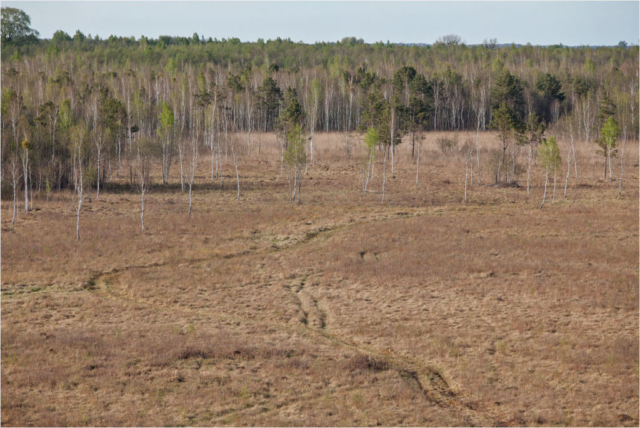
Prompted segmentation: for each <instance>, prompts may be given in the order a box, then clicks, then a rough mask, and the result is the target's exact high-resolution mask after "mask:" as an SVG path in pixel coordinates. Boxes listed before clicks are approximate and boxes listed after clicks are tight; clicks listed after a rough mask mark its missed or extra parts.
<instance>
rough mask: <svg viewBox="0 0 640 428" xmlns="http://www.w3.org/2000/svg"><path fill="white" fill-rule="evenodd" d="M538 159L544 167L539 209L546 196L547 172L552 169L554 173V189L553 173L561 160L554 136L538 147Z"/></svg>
mask: <svg viewBox="0 0 640 428" xmlns="http://www.w3.org/2000/svg"><path fill="white" fill-rule="evenodd" d="M538 159H539V161H540V164H541V165H542V166H544V168H545V181H544V194H543V195H542V204H541V205H540V209H542V207H543V206H544V202H545V200H546V198H547V186H548V184H549V174H550V172H551V171H553V174H554V179H553V181H554V184H553V187H554V189H555V175H556V171H557V169H558V166H560V163H561V162H562V159H561V158H560V149H559V148H558V143H557V142H556V138H555V137H551V138H549V139H548V140H543V141H542V143H541V144H540V147H539V148H538Z"/></svg>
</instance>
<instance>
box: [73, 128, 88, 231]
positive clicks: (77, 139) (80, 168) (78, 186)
mask: <svg viewBox="0 0 640 428" xmlns="http://www.w3.org/2000/svg"><path fill="white" fill-rule="evenodd" d="M85 131H86V130H85V128H84V127H82V126H78V127H76V128H74V129H73V132H72V137H71V140H72V152H73V153H72V157H71V159H72V165H73V192H74V196H73V197H72V199H71V200H72V201H73V206H74V207H75V209H76V239H77V240H78V241H79V240H80V212H81V211H82V203H83V202H84V200H85V198H86V196H84V168H85V166H84V147H83V146H84V137H85Z"/></svg>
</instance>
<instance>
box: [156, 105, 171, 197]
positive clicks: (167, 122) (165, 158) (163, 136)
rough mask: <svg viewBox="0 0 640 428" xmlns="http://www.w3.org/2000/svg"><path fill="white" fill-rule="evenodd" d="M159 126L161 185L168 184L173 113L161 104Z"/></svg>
mask: <svg viewBox="0 0 640 428" xmlns="http://www.w3.org/2000/svg"><path fill="white" fill-rule="evenodd" d="M159 119H160V126H159V128H158V136H159V137H160V141H161V143H162V183H163V184H168V183H169V168H170V167H171V157H172V155H173V126H174V116H173V111H171V108H170V107H169V106H168V105H167V103H162V111H161V113H160V118H159Z"/></svg>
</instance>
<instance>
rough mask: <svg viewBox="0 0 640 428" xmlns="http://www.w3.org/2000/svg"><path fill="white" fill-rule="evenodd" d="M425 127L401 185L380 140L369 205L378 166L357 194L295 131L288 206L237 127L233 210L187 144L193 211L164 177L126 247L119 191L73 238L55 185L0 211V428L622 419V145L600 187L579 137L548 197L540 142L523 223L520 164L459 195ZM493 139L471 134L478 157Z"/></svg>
mask: <svg viewBox="0 0 640 428" xmlns="http://www.w3.org/2000/svg"><path fill="white" fill-rule="evenodd" d="M442 136H443V135H438V134H433V133H430V134H429V135H428V136H427V139H426V140H425V142H424V143H423V147H422V152H421V174H420V182H419V185H418V186H417V187H416V185H415V162H414V160H413V159H412V158H411V151H410V145H409V143H405V144H403V145H402V146H400V147H399V149H398V154H397V156H396V165H395V170H394V173H393V174H392V173H391V171H390V168H389V169H388V170H387V183H386V192H387V193H386V197H385V201H384V203H382V202H381V194H380V188H381V183H382V167H381V163H380V162H381V159H379V160H378V162H379V163H378V164H377V165H376V170H375V177H374V180H373V182H372V184H371V187H370V189H371V192H370V193H369V194H368V195H367V196H366V197H365V196H364V194H363V192H362V190H361V189H362V174H361V172H362V166H361V165H362V162H361V161H362V157H363V153H362V149H361V146H362V144H361V143H358V141H357V138H356V137H355V136H352V137H351V139H350V142H351V145H352V151H351V156H350V157H349V158H348V157H347V150H346V148H345V135H339V134H319V135H318V136H317V147H318V152H317V158H318V164H317V165H316V166H313V167H310V168H309V171H308V174H307V175H305V177H304V181H303V184H302V205H296V204H292V203H290V202H289V200H288V191H289V190H288V189H289V185H288V182H287V178H286V173H285V176H282V177H281V176H280V158H279V156H280V153H279V148H278V146H277V143H276V140H275V137H274V136H273V135H262V138H261V141H262V143H261V144H262V147H261V154H260V156H258V154H257V147H256V146H255V145H256V143H257V139H258V136H257V134H253V135H252V140H253V143H254V148H253V154H252V156H251V157H250V158H249V157H247V156H243V157H242V158H241V160H240V164H239V169H240V175H241V190H242V196H241V198H240V200H239V201H238V200H237V199H236V187H235V184H236V182H235V171H234V170H233V164H232V162H231V154H229V163H228V164H227V165H225V167H224V168H225V171H224V173H225V177H224V187H222V188H221V186H220V181H219V179H217V180H216V181H215V183H214V184H211V183H210V179H209V165H210V164H209V162H210V161H209V159H208V154H207V153H206V152H205V153H202V154H201V158H200V169H199V174H198V176H197V178H196V184H195V185H194V196H193V197H194V199H193V213H192V214H191V215H188V214H187V210H188V196H187V194H186V193H182V192H180V187H179V178H178V177H179V176H178V174H179V167H178V166H177V165H175V164H174V165H173V166H172V170H171V174H172V184H171V185H170V186H168V187H163V186H162V185H160V184H156V185H154V187H153V188H152V190H151V193H150V195H149V199H148V203H147V213H146V217H145V225H146V227H147V229H146V230H145V232H144V233H141V231H140V213H139V208H140V207H139V195H137V194H136V193H131V192H129V190H128V186H127V185H126V181H125V179H124V178H123V177H121V178H119V179H118V178H117V177H115V176H114V177H112V178H111V180H110V184H108V185H107V187H105V188H104V189H103V190H102V191H101V193H100V198H99V199H95V195H93V196H92V199H91V201H87V202H86V204H85V208H84V209H83V212H82V217H81V240H80V241H79V242H77V241H76V239H75V221H76V220H75V211H74V208H73V205H72V203H71V198H70V194H69V193H56V194H54V195H53V200H52V201H45V200H44V196H42V198H38V197H36V198H35V199H34V203H33V206H34V209H35V210H34V211H33V212H32V213H30V214H28V215H25V214H24V212H20V213H19V215H18V220H17V222H16V225H15V227H12V226H11V203H10V201H3V202H2V420H1V422H2V425H5V426H31V425H41V426H55V425H74V426H90V425H147V426H148V425H151V426H163V425H170V426H189V425H200V426H208V425H262V426H264V425H268V426H290V425H320V426H335V425H341V426H343V425H368V426H376V425H382V426H387V425H394V426H395V425H421V426H424V425H447V426H448V425H456V426H459V425H493V426H521V425H543V426H551V425H567V426H611V425H613V426H620V425H622V426H638V424H639V417H638V405H639V403H638V381H639V380H638V376H639V371H638V367H639V361H638V334H639V333H638V322H639V320H638V209H639V207H638V200H639V192H638V144H637V142H632V141H630V142H628V143H627V146H626V149H625V158H626V166H625V172H624V177H623V189H622V194H621V196H618V185H617V181H614V182H611V183H609V182H608V181H603V179H602V160H601V158H599V157H597V155H596V154H595V151H596V148H597V147H596V145H595V144H594V143H590V144H589V145H587V144H586V143H583V142H579V143H578V150H577V152H578V153H577V162H578V173H579V178H578V179H577V181H576V179H575V175H574V172H573V171H572V172H571V175H570V180H569V188H568V190H567V196H566V198H565V197H564V196H563V192H564V181H565V174H566V163H565V162H564V157H565V156H566V153H567V145H566V142H565V141H562V140H561V141H560V146H561V151H562V155H563V166H562V168H561V170H560V171H559V173H558V188H557V190H556V198H555V203H553V204H552V203H551V194H550V193H549V195H548V198H547V203H546V204H545V206H544V208H543V209H542V210H539V209H538V208H539V206H540V202H541V199H542V192H543V187H544V176H543V171H542V169H541V167H540V165H535V166H534V168H533V175H532V181H531V183H532V184H531V192H530V194H529V195H528V194H527V191H526V171H525V172H524V173H523V174H521V175H520V178H519V184H520V187H506V186H496V185H494V183H493V179H492V177H491V173H490V171H489V170H488V168H487V167H486V166H483V169H482V171H481V174H482V184H480V185H479V184H477V171H476V172H474V174H475V176H474V181H475V183H474V185H473V186H470V187H469V201H468V202H467V203H464V201H463V197H464V169H465V165H464V160H463V159H462V157H461V155H460V154H459V153H458V152H456V151H452V152H451V153H448V154H443V153H442V152H441V151H440V149H439V147H438V144H437V138H439V137H442ZM448 136H449V137H451V136H452V134H449V135H448ZM467 137H470V138H475V134H465V133H460V135H458V141H459V145H462V143H463V142H464V140H465V138H467ZM241 138H242V140H241V141H245V137H244V136H242V137H241ZM498 145H499V143H498V141H497V137H496V136H495V135H493V134H489V133H487V134H482V135H481V148H482V151H481V156H482V158H481V162H483V164H484V165H486V159H487V158H488V157H489V152H488V150H489V149H490V148H492V147H498ZM524 155H525V150H524V149H523V151H522V155H521V156H522V159H523V160H524ZM613 171H614V177H616V178H617V176H618V175H619V159H615V160H614V168H613ZM159 173H160V171H159V168H158V170H157V171H156V174H155V175H154V181H155V183H159V182H160V179H159ZM523 183H524V185H523ZM551 191H552V189H550V192H551Z"/></svg>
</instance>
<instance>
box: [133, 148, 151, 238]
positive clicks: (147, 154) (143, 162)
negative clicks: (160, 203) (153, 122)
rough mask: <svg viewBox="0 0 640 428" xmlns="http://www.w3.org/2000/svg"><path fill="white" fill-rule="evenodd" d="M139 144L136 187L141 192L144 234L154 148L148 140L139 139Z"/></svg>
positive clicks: (141, 214) (141, 223)
mask: <svg viewBox="0 0 640 428" xmlns="http://www.w3.org/2000/svg"><path fill="white" fill-rule="evenodd" d="M137 142H138V144H137V146H138V147H137V156H136V186H137V188H138V191H139V192H140V227H141V230H142V232H144V214H145V202H146V201H147V195H148V194H149V189H150V188H151V175H150V172H151V166H152V157H153V146H152V143H151V140H149V139H148V138H139V139H138V140H137Z"/></svg>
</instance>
